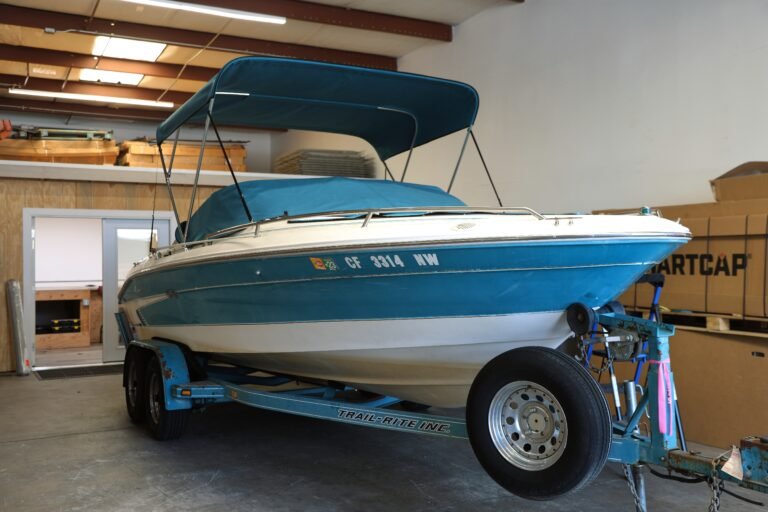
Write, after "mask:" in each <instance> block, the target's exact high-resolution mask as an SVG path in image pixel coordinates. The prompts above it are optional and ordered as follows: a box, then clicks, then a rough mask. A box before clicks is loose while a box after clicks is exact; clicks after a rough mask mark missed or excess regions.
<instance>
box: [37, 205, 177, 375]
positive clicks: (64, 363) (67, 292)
mask: <svg viewBox="0 0 768 512" xmlns="http://www.w3.org/2000/svg"><path fill="white" fill-rule="evenodd" d="M151 215H152V214H151V212H147V211H111V210H76V209H72V210H69V209H46V208H25V209H24V213H23V223H24V226H23V229H24V240H23V244H24V245H23V258H24V287H23V296H24V337H25V345H26V351H27V354H28V358H29V360H30V363H31V365H32V367H33V368H34V369H38V370H40V369H43V368H61V367H72V366H91V365H99V364H109V363H119V362H121V361H122V359H123V357H124V353H125V345H124V343H125V342H124V340H121V339H120V336H119V334H118V332H117V325H116V324H115V320H114V318H115V316H114V315H115V313H116V312H117V294H118V291H119V289H120V286H122V283H123V281H124V280H125V277H126V275H127V273H128V272H129V271H130V269H131V268H132V267H133V264H134V263H135V262H137V261H139V260H141V259H142V258H144V257H145V256H146V255H147V254H148V252H149V241H150V229H152V228H153V230H154V233H155V236H156V237H157V239H158V244H159V245H160V246H165V245H168V244H169V243H170V234H171V229H172V228H175V225H173V224H175V223H174V219H173V216H172V214H171V213H170V212H156V213H155V220H154V226H152V219H151Z"/></svg>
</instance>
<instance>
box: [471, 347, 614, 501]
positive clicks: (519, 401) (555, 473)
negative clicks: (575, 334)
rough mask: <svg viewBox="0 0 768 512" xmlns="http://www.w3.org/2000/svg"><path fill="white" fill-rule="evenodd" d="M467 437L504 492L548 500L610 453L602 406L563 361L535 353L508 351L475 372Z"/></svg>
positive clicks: (589, 384)
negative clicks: (478, 371)
mask: <svg viewBox="0 0 768 512" xmlns="http://www.w3.org/2000/svg"><path fill="white" fill-rule="evenodd" d="M466 414H467V431H468V434H469V440H470V443H471V445H472V449H473V450H474V452H475V455H476V456H477V458H478V460H479V461H480V464H481V465H482V466H483V468H484V469H485V470H486V471H487V472H488V474H489V475H490V476H491V477H492V478H493V479H494V480H496V482H497V483H498V484H499V485H501V486H502V487H504V488H505V489H507V490H508V491H509V492H511V493H513V494H515V495H517V496H520V497H523V498H527V499H532V500H548V499H553V498H556V497H558V496H562V495H564V494H568V493H571V492H575V491H578V490H579V489H581V488H583V487H585V486H586V485H587V484H589V483H590V482H591V481H592V480H593V479H594V478H595V477H596V476H597V475H598V474H599V473H600V471H601V470H602V468H603V466H604V465H605V462H606V460H607V458H608V451H609V450H610V447H611V435H612V432H611V418H610V413H609V410H608V404H607V403H606V401H605V396H604V395H603V393H602V391H601V389H600V387H599V386H598V385H597V383H596V382H595V380H594V379H593V378H592V376H591V375H590V374H589V372H588V371H587V370H585V369H584V367H582V366H581V365H580V364H579V363H578V362H576V361H575V360H574V359H573V358H572V357H571V356H569V355H567V354H564V353H562V352H558V351H556V350H552V349H548V348H543V347H525V348H520V349H516V350H511V351H509V352H506V353H504V354H501V355H500V356H498V357H496V358H495V359H493V360H492V361H491V362H489V363H488V364H487V365H485V367H483V369H482V370H481V371H480V373H478V375H477V377H476V378H475V380H474V382H473V383H472V387H471V389H470V393H469V399H468V401H467V413H466Z"/></svg>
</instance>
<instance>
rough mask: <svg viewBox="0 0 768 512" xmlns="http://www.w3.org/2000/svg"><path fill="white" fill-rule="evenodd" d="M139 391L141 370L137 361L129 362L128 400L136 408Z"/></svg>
mask: <svg viewBox="0 0 768 512" xmlns="http://www.w3.org/2000/svg"><path fill="white" fill-rule="evenodd" d="M138 393H139V372H138V370H137V368H136V363H129V364H128V402H129V403H130V405H131V407H133V408H135V407H136V403H137V398H138Z"/></svg>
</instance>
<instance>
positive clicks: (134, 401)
mask: <svg viewBox="0 0 768 512" xmlns="http://www.w3.org/2000/svg"><path fill="white" fill-rule="evenodd" d="M146 366H147V354H146V351H145V350H142V349H138V348H135V347H129V348H128V351H127V353H126V354H125V362H124V363H123V387H124V388H125V408H126V409H127V410H128V417H129V418H130V419H131V421H132V422H133V423H136V424H140V423H144V420H145V419H146V418H147V406H146V400H147V396H146V393H145V391H144V384H145V377H144V373H145V372H144V371H145V370H146Z"/></svg>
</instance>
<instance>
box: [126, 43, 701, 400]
mask: <svg viewBox="0 0 768 512" xmlns="http://www.w3.org/2000/svg"><path fill="white" fill-rule="evenodd" d="M477 105H478V99H477V94H476V92H475V91H474V89H472V88H471V87H470V86H468V85H466V84H461V83H458V82H451V81H447V80H441V79H435V78H430V77H422V76H417V75H409V74H403V73H394V72H387V71H378V70H368V69H360V68H352V67H346V66H338V65H330V64H321V63H314V62H303V61H293V60H289V59H277V58H256V57H248V58H243V59H237V60H234V61H232V62H230V63H229V64H227V65H226V66H225V67H224V68H223V69H222V70H221V71H220V72H219V74H218V75H217V76H216V77H215V78H214V79H213V80H212V81H211V82H210V83H209V84H208V85H207V86H206V87H204V88H203V89H202V90H201V91H200V92H198V93H197V94H195V95H194V96H193V97H192V98H191V99H190V100H189V101H188V102H187V103H186V104H185V105H183V106H182V107H181V108H180V109H179V110H177V112H176V113H174V114H173V115H172V116H171V117H170V118H169V119H168V120H167V121H166V122H165V123H163V124H162V125H161V126H160V127H159V128H158V131H157V138H158V142H159V143H161V144H162V143H163V142H165V141H167V140H169V138H171V141H172V136H173V134H174V132H177V130H178V129H179V127H180V126H181V125H182V124H184V123H185V122H190V121H191V122H204V123H206V126H208V125H211V124H212V125H213V126H214V127H215V125H216V124H217V123H219V124H238V125H244V124H248V125H253V126H269V127H277V128H291V129H294V128H295V129H308V130H320V131H326V132H335V133H344V134H350V135H357V136H359V137H361V138H363V139H365V140H367V141H368V142H370V143H371V145H372V146H373V148H374V149H375V150H376V151H377V153H378V154H379V156H380V157H381V158H382V160H383V161H386V160H387V159H388V158H389V157H391V156H394V155H397V154H400V153H403V152H406V151H409V150H412V149H413V148H414V147H417V146H420V145H422V144H425V143H427V142H429V141H431V140H434V139H436V138H438V137H441V136H444V135H447V134H450V133H453V132H456V131H459V130H467V139H465V144H466V140H468V138H469V136H470V134H471V127H472V123H473V122H474V118H475V115H476V113H477ZM168 145H169V144H166V146H165V147H167V146H168ZM161 147H162V146H161ZM462 153H463V149H462ZM457 170H458V165H457V167H456V169H455V170H453V171H454V177H455V172H456V171H457ZM387 173H388V174H389V175H390V176H391V173H389V169H387ZM403 174H405V172H404V173H403ZM233 177H234V174H233ZM166 179H168V180H170V171H167V172H166ZM451 181H453V180H451ZM193 203H194V200H193ZM190 213H191V212H190ZM177 216H178V212H177ZM179 220H181V219H179ZM180 225H181V226H182V227H181V228H180V229H179V230H178V231H179V232H178V233H177V241H176V243H175V244H173V245H172V246H171V247H168V248H164V249H160V250H158V251H157V252H155V253H153V254H152V255H150V256H149V257H148V258H147V259H145V260H144V261H142V262H140V263H139V264H137V265H136V267H135V268H134V269H133V270H132V272H131V273H130V275H129V276H128V279H127V280H126V282H125V284H124V286H123V288H122V290H121V291H120V297H119V301H120V308H121V311H122V312H123V313H124V314H125V315H126V316H127V318H128V320H129V322H130V324H131V327H132V328H133V329H134V331H135V334H136V338H137V339H152V338H160V339H165V340H173V341H175V342H178V343H180V344H183V345H184V346H186V347H188V348H189V349H190V350H191V351H193V352H195V353H201V354H209V355H210V356H211V357H212V358H214V359H217V360H220V361H224V362H230V363H234V364H237V365H240V366H245V367H249V368H253V369H257V370H261V371H264V372H269V373H274V374H281V375H289V376H295V377H297V378H299V379H307V380H310V381H331V382H339V383H344V384H347V385H349V386H352V387H354V388H357V389H360V390H366V391H371V392H375V393H381V394H386V395H392V396H397V397H400V398H402V399H404V400H408V401H411V402H416V403H421V404H430V405H435V406H442V407H460V406H464V405H465V404H466V401H467V395H468V392H469V389H470V386H471V385H472V382H473V380H474V379H475V376H476V375H477V374H478V372H479V371H480V369H481V368H482V367H483V366H484V365H486V363H488V362H489V361H490V360H492V359H493V358H495V357H496V356H498V355H500V354H503V353H505V352H508V351H509V350H511V349H514V348H517V347H522V346H540V347H548V348H556V347H558V346H559V345H561V344H562V343H563V341H564V340H565V339H567V338H568V337H569V336H570V335H571V331H570V328H569V327H568V324H567V322H566V318H565V309H566V308H567V307H568V306H569V305H571V304H573V303H583V304H585V305H587V306H588V307H591V308H599V307H601V306H603V305H604V304H606V303H607V302H609V301H611V300H614V299H615V298H616V297H618V296H619V295H620V294H621V293H622V292H623V291H624V289H626V288H627V287H628V286H629V285H630V284H632V283H633V282H634V281H635V280H636V279H637V278H638V277H639V276H641V275H642V274H643V273H644V272H645V271H646V270H647V269H648V268H649V267H651V266H653V265H655V264H657V263H658V262H660V261H662V260H663V259H664V258H665V257H666V256H667V255H669V254H670V253H671V252H673V251H674V250H675V249H677V248H678V247H679V246H680V245H682V244H684V243H686V242H687V241H688V240H689V238H690V233H689V231H688V229H686V228H685V227H683V226H681V225H680V224H678V223H676V222H672V221H670V220H665V219H663V218H660V217H659V216H656V215H650V214H647V213H646V214H640V213H638V214H637V215H618V216H616V215H541V214H539V213H536V212H534V211H532V210H530V209H527V208H522V207H517V208H503V207H498V208H496V207H494V208H476V207H471V206H467V205H465V204H464V203H463V202H462V201H461V200H459V199H458V198H456V197H454V196H452V195H450V194H448V193H446V192H444V191H443V190H441V189H439V188H437V187H433V186H425V185H415V184H409V183H402V182H398V181H394V180H358V179H347V178H310V179H283V180H281V179H275V180H265V181H250V182H247V183H242V184H238V183H235V185H232V186H231V187H228V188H225V189H222V190H220V191H218V192H216V193H215V194H213V195H212V196H211V197H210V198H209V199H208V200H207V201H206V202H205V203H204V204H203V205H202V206H201V207H200V208H199V210H198V211H197V212H196V213H194V215H191V217H190V218H189V221H188V222H186V223H183V222H182V223H180Z"/></svg>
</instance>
